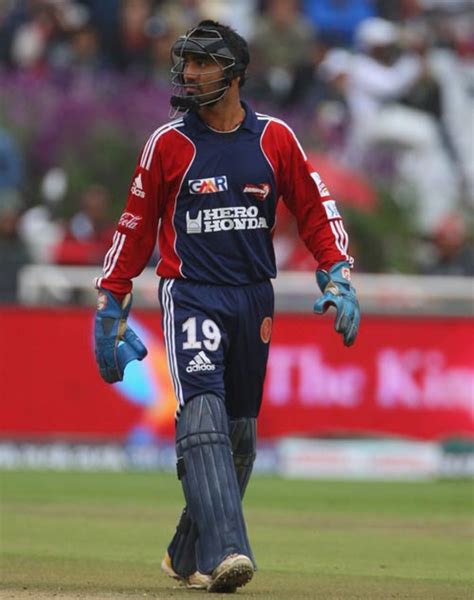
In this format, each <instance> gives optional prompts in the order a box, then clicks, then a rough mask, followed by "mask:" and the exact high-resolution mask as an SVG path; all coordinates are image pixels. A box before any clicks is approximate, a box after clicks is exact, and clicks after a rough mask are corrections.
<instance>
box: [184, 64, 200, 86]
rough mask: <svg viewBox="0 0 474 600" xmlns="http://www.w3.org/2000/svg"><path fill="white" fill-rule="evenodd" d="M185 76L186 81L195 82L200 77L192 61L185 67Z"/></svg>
mask: <svg viewBox="0 0 474 600" xmlns="http://www.w3.org/2000/svg"><path fill="white" fill-rule="evenodd" d="M183 77H184V80H185V81H186V83H194V82H196V81H197V80H198V78H199V73H198V72H197V71H196V69H194V68H193V65H192V63H191V64H190V63H185V65H184V69H183Z"/></svg>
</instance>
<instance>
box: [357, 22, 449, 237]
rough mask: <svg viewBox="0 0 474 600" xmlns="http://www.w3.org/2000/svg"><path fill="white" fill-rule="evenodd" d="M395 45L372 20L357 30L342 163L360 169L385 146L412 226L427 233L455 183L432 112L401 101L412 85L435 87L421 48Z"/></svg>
mask: <svg viewBox="0 0 474 600" xmlns="http://www.w3.org/2000/svg"><path fill="white" fill-rule="evenodd" d="M401 42H402V38H401V32H400V30H399V29H398V27H397V26H395V25H393V24H392V23H390V22H389V21H386V20H384V19H380V18H378V17H374V18H370V19H367V20H366V21H364V22H362V23H361V25H360V26H359V28H358V31H357V45H358V48H359V51H358V52H357V53H356V54H355V55H354V57H353V59H352V64H351V69H350V73H349V81H348V87H347V100H348V104H349V108H350V113H351V122H352V124H351V130H350V138H349V140H348V147H347V160H348V161H349V162H350V164H352V165H356V166H357V165H359V166H364V161H365V160H366V159H367V157H368V155H369V153H370V152H372V153H374V152H377V151H378V149H379V148H380V147H389V148H390V149H391V150H392V151H393V153H394V155H395V157H396V165H397V175H398V178H399V180H400V181H401V182H403V184H404V185H405V187H408V189H410V190H411V193H412V195H413V196H414V199H415V205H414V206H413V212H414V214H413V217H414V222H415V224H416V226H417V227H418V229H419V231H420V233H422V234H429V233H430V232H431V231H432V230H433V227H434V225H435V223H436V222H437V221H439V219H440V218H441V217H442V216H443V215H445V214H446V213H447V212H448V211H450V210H452V207H453V206H456V203H457V201H458V198H459V182H458V179H457V177H456V174H455V169H454V168H453V162H452V159H451V157H450V154H449V152H448V150H447V148H446V147H445V145H444V143H443V139H442V136H441V133H440V130H439V127H438V122H437V121H436V119H435V117H434V116H433V114H429V112H427V111H426V110H420V109H419V108H412V107H410V106H407V104H406V103H405V100H406V98H407V96H409V95H410V92H411V90H413V89H414V88H415V87H416V86H419V85H420V84H422V85H433V83H434V85H436V83H435V82H433V75H432V73H431V71H430V69H429V66H428V63H427V61H426V59H425V56H424V55H423V53H422V52H420V49H421V47H418V48H417V50H418V52H408V51H404V50H403V48H402V45H401Z"/></svg>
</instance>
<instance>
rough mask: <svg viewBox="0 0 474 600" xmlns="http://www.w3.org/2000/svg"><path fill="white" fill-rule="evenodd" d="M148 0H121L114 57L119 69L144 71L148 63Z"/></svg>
mask: <svg viewBox="0 0 474 600" xmlns="http://www.w3.org/2000/svg"><path fill="white" fill-rule="evenodd" d="M150 17H151V2H150V0H122V3H121V5H120V11H119V24H118V28H119V30H118V36H117V44H116V47H115V55H114V59H115V61H116V65H117V66H118V67H119V69H121V70H124V71H125V70H127V71H134V72H137V73H139V74H143V73H145V71H146V70H147V67H149V64H150V56H149V37H148V35H147V22H148V20H149V19H150Z"/></svg>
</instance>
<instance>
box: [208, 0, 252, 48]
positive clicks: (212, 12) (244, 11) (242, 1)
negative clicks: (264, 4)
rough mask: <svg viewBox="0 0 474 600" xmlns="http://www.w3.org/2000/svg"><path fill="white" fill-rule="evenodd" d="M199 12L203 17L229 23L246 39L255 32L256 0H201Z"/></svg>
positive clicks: (250, 37) (249, 38)
mask: <svg viewBox="0 0 474 600" xmlns="http://www.w3.org/2000/svg"><path fill="white" fill-rule="evenodd" d="M199 4H200V12H201V15H202V17H203V18H206V19H214V20H215V21H220V22H221V23H225V24H226V25H230V27H232V28H233V29H235V30H236V31H238V33H240V35H242V36H243V37H244V38H245V39H246V40H251V39H252V38H253V35H254V33H255V23H256V19H257V0H239V1H238V2H236V1H235V0H201V1H200V3H199ZM257 32H258V30H257Z"/></svg>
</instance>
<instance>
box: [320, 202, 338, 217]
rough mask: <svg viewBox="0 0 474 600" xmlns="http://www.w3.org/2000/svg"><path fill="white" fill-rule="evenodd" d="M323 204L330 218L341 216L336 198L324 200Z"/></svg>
mask: <svg viewBox="0 0 474 600" xmlns="http://www.w3.org/2000/svg"><path fill="white" fill-rule="evenodd" d="M323 206H324V210H325V211H326V216H327V218H328V219H329V220H331V219H340V218H341V215H340V214H339V211H338V210H337V206H336V203H335V202H334V200H326V202H323Z"/></svg>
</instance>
